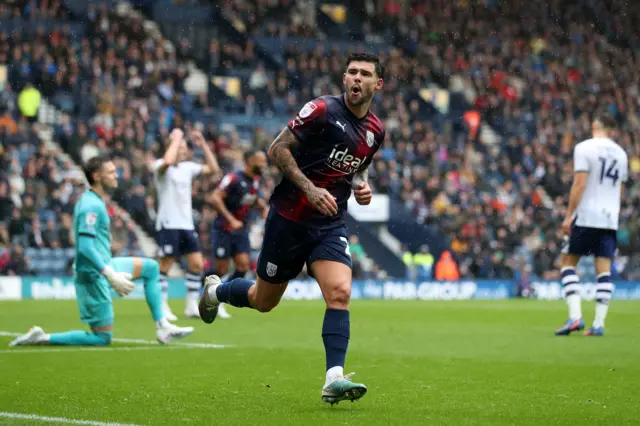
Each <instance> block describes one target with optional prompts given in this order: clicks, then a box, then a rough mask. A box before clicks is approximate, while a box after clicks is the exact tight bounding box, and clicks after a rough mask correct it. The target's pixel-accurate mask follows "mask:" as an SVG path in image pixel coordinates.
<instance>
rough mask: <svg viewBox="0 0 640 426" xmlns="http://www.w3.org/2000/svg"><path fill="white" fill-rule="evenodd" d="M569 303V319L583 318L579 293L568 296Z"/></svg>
mask: <svg viewBox="0 0 640 426" xmlns="http://www.w3.org/2000/svg"><path fill="white" fill-rule="evenodd" d="M567 305H568V306H569V319H570V320H571V321H577V320H579V319H580V318H582V303H581V298H580V295H579V294H572V295H570V296H567Z"/></svg>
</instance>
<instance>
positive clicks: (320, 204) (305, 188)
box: [268, 128, 338, 216]
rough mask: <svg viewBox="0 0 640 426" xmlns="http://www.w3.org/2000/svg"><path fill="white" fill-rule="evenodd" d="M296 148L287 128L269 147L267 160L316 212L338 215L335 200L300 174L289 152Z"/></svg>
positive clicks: (300, 171) (327, 192)
mask: <svg viewBox="0 0 640 426" xmlns="http://www.w3.org/2000/svg"><path fill="white" fill-rule="evenodd" d="M297 146H298V139H297V138H296V137H295V136H294V134H293V133H291V130H289V128H285V129H284V130H282V132H280V134H279V135H278V137H277V138H276V139H275V140H274V141H273V143H272V144H271V146H270V147H269V153H268V155H269V160H271V163H272V164H274V165H275V166H276V167H277V168H278V169H279V170H280V172H282V174H283V175H284V176H285V177H286V178H287V179H288V180H289V181H290V182H291V183H293V184H294V185H295V186H297V187H298V188H300V190H301V191H302V192H303V193H304V194H305V196H306V197H307V199H308V200H309V202H310V203H311V205H313V207H314V208H315V209H316V210H318V211H319V212H320V213H322V214H324V215H325V216H333V215H334V214H336V213H338V205H337V204H336V200H335V198H333V196H332V195H331V194H330V193H329V191H327V190H326V189H324V188H318V187H317V186H315V185H314V184H313V182H311V181H310V180H309V178H307V177H306V176H305V175H304V173H302V170H300V167H298V163H296V160H295V158H293V154H292V152H291V150H292V149H294V148H295V147H297Z"/></svg>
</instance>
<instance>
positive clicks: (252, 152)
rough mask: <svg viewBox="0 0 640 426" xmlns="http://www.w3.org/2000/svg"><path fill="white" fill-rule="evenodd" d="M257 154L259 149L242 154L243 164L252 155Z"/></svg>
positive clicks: (252, 149)
mask: <svg viewBox="0 0 640 426" xmlns="http://www.w3.org/2000/svg"><path fill="white" fill-rule="evenodd" d="M259 152H260V150H259V149H255V148H251V149H248V150H247V152H245V153H244V162H245V163H246V162H248V161H249V160H250V159H251V158H252V157H253V156H254V155H256V154H257V153H259Z"/></svg>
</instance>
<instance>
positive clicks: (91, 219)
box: [84, 213, 98, 226]
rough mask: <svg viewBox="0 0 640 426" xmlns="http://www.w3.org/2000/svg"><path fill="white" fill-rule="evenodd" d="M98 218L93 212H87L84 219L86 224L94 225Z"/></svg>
mask: <svg viewBox="0 0 640 426" xmlns="http://www.w3.org/2000/svg"><path fill="white" fill-rule="evenodd" d="M97 220H98V215H97V214H95V213H88V214H87V216H86V217H85V219H84V222H85V224H86V225H87V226H94V225H95V224H96V222H97Z"/></svg>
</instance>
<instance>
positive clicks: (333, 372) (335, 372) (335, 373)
mask: <svg viewBox="0 0 640 426" xmlns="http://www.w3.org/2000/svg"><path fill="white" fill-rule="evenodd" d="M342 377H344V369H343V368H342V367H340V366H336V367H331V368H330V369H328V370H327V377H326V379H325V383H324V385H325V386H326V385H328V384H330V383H331V382H333V381H335V380H337V379H340V378H342Z"/></svg>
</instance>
